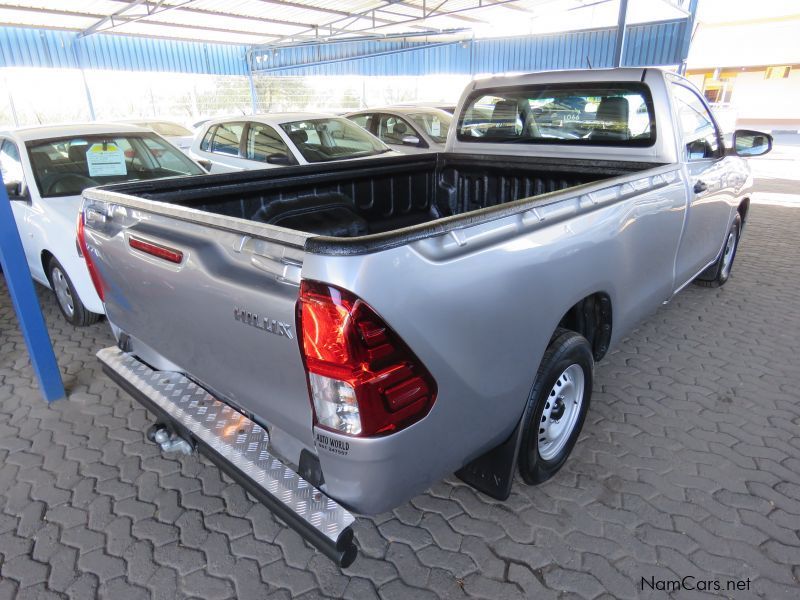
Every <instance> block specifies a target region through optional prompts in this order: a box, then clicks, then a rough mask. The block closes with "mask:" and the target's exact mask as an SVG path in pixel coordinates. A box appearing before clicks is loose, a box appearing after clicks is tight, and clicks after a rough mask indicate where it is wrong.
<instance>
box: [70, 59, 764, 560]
mask: <svg viewBox="0 0 800 600" xmlns="http://www.w3.org/2000/svg"><path fill="white" fill-rule="evenodd" d="M554 106H555V107H569V110H568V111H567V110H561V112H559V113H558V114H559V115H561V116H559V117H558V118H554V117H553V113H552V107H554ZM562 113H563V114H562ZM542 115H544V117H543V118H542V120H541V122H539V120H538V119H539V118H540V117H542ZM562 117H563V118H562ZM567 117H568V118H567ZM309 135H312V134H311V133H310V134H309ZM771 144H772V141H771V138H770V136H769V135H767V134H763V133H759V132H753V131H737V132H736V134H735V136H734V139H733V147H731V148H726V147H724V145H723V141H722V138H721V135H720V131H719V128H718V127H717V125H716V123H715V121H714V117H713V115H712V114H711V112H710V110H709V108H708V105H707V104H706V102H705V100H704V99H703V97H702V96H701V95H700V94H699V93H698V92H697V90H696V89H695V88H694V87H693V86H692V85H691V84H690V83H688V82H687V81H686V80H685V79H683V78H681V77H679V76H677V75H673V74H670V73H665V72H663V71H660V70H657V69H632V68H629V69H614V70H589V71H572V72H552V73H540V74H531V75H522V76H514V77H500V78H490V79H483V80H480V81H475V82H472V83H470V84H469V86H468V87H467V89H466V90H465V91H464V93H463V95H462V97H461V99H460V101H459V104H458V109H457V110H456V114H455V117H454V121H453V125H452V126H451V128H450V131H449V137H448V141H447V147H446V151H445V152H442V153H432V154H418V155H412V156H402V157H398V156H392V157H386V158H375V159H371V160H361V161H349V162H339V163H327V164H315V165H309V166H294V167H286V168H282V169H273V170H270V171H251V172H242V173H232V174H219V175H206V176H200V177H192V178H183V179H182V178H177V179H170V180H164V181H158V182H147V181H145V182H140V183H127V184H120V185H115V186H109V187H105V188H96V189H91V190H87V191H85V192H84V204H83V213H82V218H81V220H80V223H79V238H80V244H81V246H82V247H83V248H85V251H84V255H85V258H86V260H87V263H88V266H89V269H90V272H91V273H92V274H93V280H94V281H95V282H96V284H97V286H98V293H99V294H100V296H101V298H102V299H103V302H104V305H105V312H106V314H107V316H108V320H109V322H110V324H111V326H112V328H113V331H114V334H115V336H116V339H117V341H118V344H117V346H115V347H112V348H107V349H104V350H102V351H100V353H99V355H98V356H99V358H100V359H101V361H102V362H103V363H104V364H105V368H106V370H107V372H108V373H109V374H110V375H111V376H112V377H113V378H114V379H115V380H116V381H117V382H119V383H120V385H122V386H123V387H124V388H125V389H126V390H128V391H130V392H131V394H133V395H134V396H135V397H136V398H137V399H138V400H139V401H141V402H142V403H144V404H145V405H146V406H148V407H149V408H150V409H151V410H152V411H153V412H155V413H156V415H157V416H158V419H159V424H158V425H157V428H161V429H159V430H158V431H157V432H156V434H158V435H159V436H160V437H158V439H160V440H162V441H163V443H164V444H169V443H172V442H174V441H175V439H176V438H180V439H181V440H183V441H185V442H187V444H186V446H189V447H192V446H196V447H198V448H199V449H201V450H202V451H204V452H206V453H207V454H208V456H210V457H211V459H212V460H214V461H215V462H216V463H217V464H219V465H220V466H221V467H222V468H224V469H225V470H227V471H228V472H229V473H231V474H232V475H233V476H234V477H235V478H236V479H237V480H238V481H239V482H241V483H242V485H244V486H245V487H246V488H247V489H248V490H249V491H251V492H252V493H253V494H255V495H256V496H258V497H259V498H260V499H261V500H262V501H263V502H265V503H266V504H268V505H269V506H270V507H271V508H272V509H273V510H274V511H275V512H276V513H277V514H278V515H279V516H280V517H281V518H282V519H284V520H286V521H287V522H288V523H290V524H291V525H292V526H294V527H296V528H297V529H298V530H299V531H300V532H301V533H302V534H303V535H304V536H305V537H306V538H307V539H308V540H309V541H310V542H311V543H313V544H314V545H315V546H316V547H317V548H319V549H320V550H322V551H324V552H325V553H326V554H327V555H328V556H330V557H331V558H333V559H334V560H336V561H337V562H338V563H339V564H342V565H347V564H349V563H350V562H352V560H353V559H354V558H355V553H356V547H355V545H354V543H353V529H352V527H351V524H352V523H353V521H354V516H353V513H365V514H369V513H379V512H382V511H386V510H389V509H391V508H393V507H395V506H397V505H399V504H400V503H402V502H404V501H406V500H407V499H409V498H410V497H412V496H413V495H415V494H418V493H420V492H422V491H424V490H425V489H426V488H428V487H429V486H430V485H431V484H432V483H434V482H436V481H438V480H439V479H441V478H442V477H443V476H446V475H447V474H449V473H453V472H456V473H457V474H458V476H459V477H461V478H462V479H463V480H465V481H467V482H468V483H470V484H472V485H474V486H475V487H476V488H478V489H480V490H482V491H483V492H485V493H487V494H490V495H492V496H494V497H496V498H505V497H507V496H508V494H509V491H510V486H511V485H512V480H513V478H514V475H515V474H516V473H517V472H518V473H519V474H520V476H521V478H522V480H524V482H526V483H538V482H541V481H544V480H546V479H548V478H549V477H551V476H552V475H553V474H554V473H556V472H557V471H558V469H559V468H560V467H561V466H562V465H563V464H564V461H565V460H566V459H567V456H568V455H569V453H570V451H571V450H572V447H573V445H574V444H575V441H576V439H577V437H578V434H579V432H580V429H581V426H582V424H583V422H584V419H585V416H586V411H587V410H588V407H589V401H590V398H591V389H592V374H593V367H594V363H595V361H598V360H600V359H601V358H602V357H603V355H605V354H606V353H607V352H608V349H609V348H610V347H612V346H613V345H614V343H615V342H617V341H618V340H620V338H622V337H623V336H624V335H625V334H626V333H627V332H629V331H630V330H631V328H632V327H634V325H635V324H636V323H638V322H639V321H640V320H641V319H642V318H643V317H645V316H646V315H647V314H648V313H651V312H652V311H654V310H655V309H656V308H657V307H658V306H659V305H661V304H662V303H664V302H667V301H669V299H670V298H672V296H673V295H674V294H676V293H677V292H679V291H680V290H681V289H682V288H683V287H684V286H686V285H687V284H689V283H691V282H693V281H695V282H698V283H700V284H702V285H706V286H719V285H722V284H724V283H725V282H726V281H727V279H728V278H729V276H730V272H731V266H732V264H733V260H734V257H735V254H736V248H737V245H738V242H739V238H740V236H741V233H742V228H743V225H744V223H745V220H746V218H747V214H748V210H749V208H750V198H751V192H752V177H751V175H750V172H749V170H748V166H747V164H746V161H745V160H743V158H742V157H746V156H755V155H758V154H763V153H764V152H766V151H768V150H769V149H770V148H771ZM164 440H166V441H164ZM170 440H171V441H170Z"/></svg>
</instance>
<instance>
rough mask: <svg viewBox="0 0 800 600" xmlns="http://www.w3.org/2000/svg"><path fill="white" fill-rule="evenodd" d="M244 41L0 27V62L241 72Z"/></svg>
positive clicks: (5, 64) (244, 70) (243, 72)
mask: <svg viewBox="0 0 800 600" xmlns="http://www.w3.org/2000/svg"><path fill="white" fill-rule="evenodd" d="M246 51H247V48H246V46H240V45H234V44H214V43H200V42H187V41H178V40H165V39H154V38H139V37H130V36H124V35H108V34H95V35H92V36H88V37H84V38H79V37H78V34H77V33H75V32H69V31H59V30H49V29H29V28H25V27H0V67H56V68H59V67H60V68H76V67H83V68H87V69H115V70H118V71H169V72H177V73H207V74H214V75H246V74H247V61H246V59H245V54H246Z"/></svg>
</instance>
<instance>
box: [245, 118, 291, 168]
mask: <svg viewBox="0 0 800 600" xmlns="http://www.w3.org/2000/svg"><path fill="white" fill-rule="evenodd" d="M276 154H277V155H281V156H287V157H288V156H290V154H289V149H288V148H287V147H286V144H285V143H284V141H283V140H282V139H281V137H280V136H279V135H278V132H277V131H275V130H274V129H273V128H272V127H270V126H269V125H264V124H263V123H250V129H249V130H248V132H247V155H246V157H247V158H249V159H250V160H257V161H260V162H267V158H268V157H270V156H274V155H276Z"/></svg>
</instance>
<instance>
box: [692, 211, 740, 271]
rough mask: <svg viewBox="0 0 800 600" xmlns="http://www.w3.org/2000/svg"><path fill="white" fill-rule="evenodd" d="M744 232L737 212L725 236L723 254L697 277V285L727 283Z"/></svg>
mask: <svg viewBox="0 0 800 600" xmlns="http://www.w3.org/2000/svg"><path fill="white" fill-rule="evenodd" d="M741 232H742V218H741V217H740V216H739V214H738V213H737V215H736V218H734V219H733V223H732V224H731V228H730V229H729V230H728V235H727V237H726V238H725V247H724V248H723V249H722V254H720V255H719V258H718V259H717V261H716V262H715V263H714V264H713V265H711V266H710V267H708V269H706V270H705V271H703V272H702V273H701V274H700V276H699V277H698V278H697V279H695V281H694V282H695V283H696V284H697V285H701V286H703V287H719V286H721V285H725V283H726V282H727V281H728V279H729V278H730V276H731V269H732V268H733V259H735V258H736V250H737V248H738V247H739V237H740V235H741Z"/></svg>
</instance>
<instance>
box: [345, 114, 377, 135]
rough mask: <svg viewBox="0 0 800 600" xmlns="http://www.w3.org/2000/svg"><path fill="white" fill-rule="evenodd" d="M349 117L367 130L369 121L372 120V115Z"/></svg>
mask: <svg viewBox="0 0 800 600" xmlns="http://www.w3.org/2000/svg"><path fill="white" fill-rule="evenodd" d="M349 119H350V120H351V121H352V122H353V123H355V124H356V125H358V126H359V127H361V128H363V129H366V130H367V131H369V125H370V123H369V122H370V121H371V120H372V115H353V116H352V117H349Z"/></svg>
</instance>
